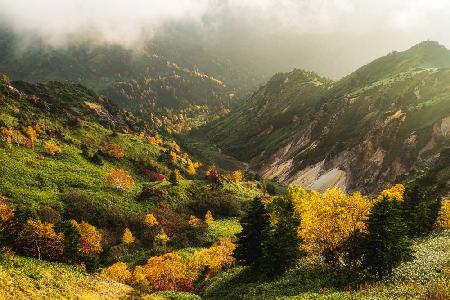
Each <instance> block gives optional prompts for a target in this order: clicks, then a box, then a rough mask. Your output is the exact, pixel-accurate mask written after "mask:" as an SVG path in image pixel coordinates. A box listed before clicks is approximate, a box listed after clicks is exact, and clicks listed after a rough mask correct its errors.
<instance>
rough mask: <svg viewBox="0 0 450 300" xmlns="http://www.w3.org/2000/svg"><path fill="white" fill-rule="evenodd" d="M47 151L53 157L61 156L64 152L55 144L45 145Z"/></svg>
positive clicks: (48, 143)
mask: <svg viewBox="0 0 450 300" xmlns="http://www.w3.org/2000/svg"><path fill="white" fill-rule="evenodd" d="M45 149H47V153H48V154H50V155H52V156H56V155H59V154H61V152H62V150H61V147H59V146H58V145H56V144H55V143H54V142H47V143H45Z"/></svg>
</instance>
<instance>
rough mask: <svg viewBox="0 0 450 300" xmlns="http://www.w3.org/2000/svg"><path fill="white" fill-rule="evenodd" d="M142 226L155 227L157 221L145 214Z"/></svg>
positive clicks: (152, 216)
mask: <svg viewBox="0 0 450 300" xmlns="http://www.w3.org/2000/svg"><path fill="white" fill-rule="evenodd" d="M144 224H145V225H147V226H149V227H155V226H157V225H158V224H159V222H158V219H156V217H155V215H153V214H146V215H145V218H144Z"/></svg>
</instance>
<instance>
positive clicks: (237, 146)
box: [198, 42, 450, 193]
mask: <svg viewBox="0 0 450 300" xmlns="http://www.w3.org/2000/svg"><path fill="white" fill-rule="evenodd" d="M449 66H450V51H449V50H447V49H445V48H444V47H443V46H441V45H439V44H438V43H435V42H423V43H421V44H418V45H416V46H414V47H412V48H411V49H409V50H407V51H405V52H395V53H391V54H389V55H387V56H385V57H382V58H380V59H377V60H375V61H374V62H372V63H370V64H368V65H366V66H364V67H362V68H360V69H358V70H357V71H355V72H354V73H352V74H350V75H348V76H347V77H345V78H343V79H342V80H339V81H337V82H331V81H330V80H327V79H324V78H321V77H320V76H318V75H316V74H314V73H311V72H305V71H301V70H294V71H292V72H290V73H284V74H277V75H275V76H274V77H272V79H271V80H270V81H269V82H268V83H267V84H266V85H265V86H263V87H261V88H260V89H259V90H258V91H256V92H255V93H254V94H253V95H252V96H251V97H250V98H249V99H248V100H247V101H246V102H245V103H243V104H242V105H241V106H239V107H238V108H237V109H236V110H234V111H233V112H232V113H230V114H229V115H227V116H226V117H224V118H222V119H220V120H218V121H216V122H213V123H211V124H210V125H208V126H206V128H204V129H203V130H201V131H200V132H199V133H198V136H201V137H203V136H205V135H206V136H208V138H209V140H211V141H212V142H214V143H216V144H217V145H218V146H219V147H220V148H221V149H222V150H223V151H224V152H225V153H229V154H231V155H234V156H235V157H237V158H238V159H240V160H243V161H250V167H251V168H253V169H255V170H257V171H258V172H259V173H260V174H261V175H262V176H263V177H265V178H276V179H277V180H279V181H281V182H283V183H285V184H290V183H298V184H300V185H302V186H304V187H306V188H312V189H319V190H324V189H326V188H328V187H330V186H339V187H341V188H344V189H346V190H350V191H354V190H363V191H365V192H368V193H373V192H376V191H379V190H380V189H381V188H383V187H384V186H385V185H386V184H389V183H394V182H397V181H400V180H404V179H405V178H406V177H409V178H411V176H413V174H416V170H423V169H424V168H425V169H427V168H429V167H432V166H433V164H434V162H435V161H436V160H437V158H438V157H439V155H440V154H441V155H443V153H444V152H442V151H443V150H444V149H445V148H447V147H449V145H450V138H449V137H450V131H449V129H448V128H449V124H450V123H449V122H450V98H449V96H448V95H449V92H450V91H449V87H450V71H449V69H447V67H449ZM444 159H445V158H444ZM444 173H445V172H444ZM447 174H448V172H447ZM414 176H415V175H414ZM445 181H447V182H446V183H445V185H446V187H445V188H444V193H445V191H448V177H447V178H446V179H444V182H445Z"/></svg>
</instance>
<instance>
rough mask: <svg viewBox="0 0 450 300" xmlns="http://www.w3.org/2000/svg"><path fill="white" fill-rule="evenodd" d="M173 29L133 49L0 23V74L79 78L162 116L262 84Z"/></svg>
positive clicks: (223, 101)
mask: <svg viewBox="0 0 450 300" xmlns="http://www.w3.org/2000/svg"><path fill="white" fill-rule="evenodd" d="M174 34H175V33H171V32H162V33H160V34H159V35H157V36H155V37H154V38H153V39H150V40H148V41H143V42H142V44H143V45H142V46H140V47H131V48H126V47H124V46H120V45H114V44H103V43H99V42H97V41H95V40H90V39H89V38H85V39H73V40H72V41H70V42H68V43H67V44H66V45H63V46H59V47H56V46H50V45H49V44H47V43H46V42H45V41H44V40H43V39H41V38H39V37H30V36H25V37H24V36H21V35H18V34H17V33H14V32H13V31H11V30H8V29H7V28H1V27H0V74H1V73H5V74H8V76H9V77H10V78H11V79H13V80H25V81H30V82H42V81H49V80H57V81H69V82H75V83H81V84H83V85H85V86H87V87H89V88H91V89H93V90H94V91H95V92H97V93H99V94H102V95H106V96H107V97H109V98H110V99H111V100H113V101H114V103H115V104H117V105H118V106H119V107H121V108H126V109H127V110H129V111H132V112H133V113H135V114H141V115H143V116H146V115H147V114H148V113H150V112H152V113H156V114H157V115H158V116H159V117H160V118H161V116H168V115H169V113H168V112H167V110H169V111H171V112H174V113H175V114H177V113H178V112H180V111H181V110H183V109H191V110H195V109H196V107H197V106H204V107H205V109H208V110H210V111H211V112H212V113H214V112H218V111H219V112H220V111H221V110H223V107H229V106H231V105H232V104H233V101H235V100H237V99H239V97H240V96H243V95H246V94H247V93H249V91H250V90H251V89H252V88H253V87H254V86H255V85H256V84H257V83H258V82H262V80H263V79H262V78H263V77H262V76H260V75H258V74H257V73H256V72H252V71H251V70H252V69H251V68H250V66H241V65H238V64H235V63H234V62H233V61H232V60H231V59H230V58H228V57H226V56H223V55H220V54H217V53H215V52H213V50H212V49H210V48H208V47H207V46H203V45H202V44H201V41H200V40H197V39H196V40H195V41H191V42H190V43H187V42H186V43H185V41H186V40H187V38H186V37H184V38H182V39H181V38H180V39H178V37H180V35H176V37H177V38H176V39H175V37H173V35H174ZM197 114H200V113H197Z"/></svg>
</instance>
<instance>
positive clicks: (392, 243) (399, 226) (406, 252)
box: [362, 197, 412, 278]
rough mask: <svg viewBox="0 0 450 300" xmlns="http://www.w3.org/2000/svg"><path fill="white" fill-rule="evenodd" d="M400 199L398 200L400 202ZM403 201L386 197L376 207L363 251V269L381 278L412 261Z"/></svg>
mask: <svg viewBox="0 0 450 300" xmlns="http://www.w3.org/2000/svg"><path fill="white" fill-rule="evenodd" d="M397 199H398V198H397ZM400 208H401V205H400V202H399V200H396V199H389V198H388V197H384V198H383V199H381V200H379V201H377V202H376V203H375V205H374V206H373V208H372V210H371V212H370V217H369V219H368V221H367V230H368V234H367V237H366V239H365V241H364V244H363V248H362V255H363V265H364V266H365V267H366V268H367V269H368V270H369V271H370V272H371V273H373V274H374V275H377V276H378V278H382V277H383V276H384V275H386V274H390V273H391V272H392V269H393V268H394V267H395V266H397V265H399V264H400V263H401V262H403V261H405V260H408V259H410V258H411V257H412V251H411V243H410V242H409V241H408V239H407V237H406V234H407V226H406V224H405V222H404V221H403V219H402V212H401V209H400Z"/></svg>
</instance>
